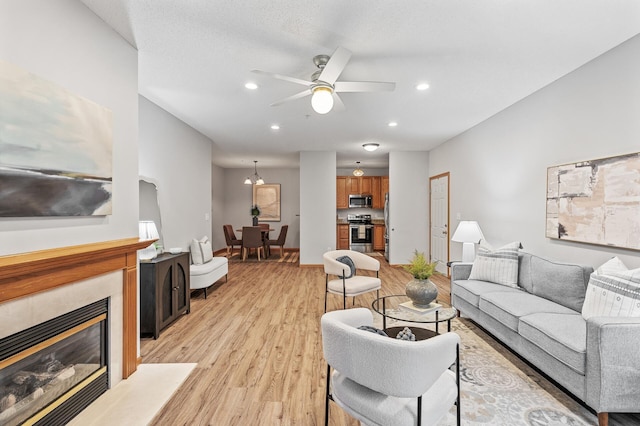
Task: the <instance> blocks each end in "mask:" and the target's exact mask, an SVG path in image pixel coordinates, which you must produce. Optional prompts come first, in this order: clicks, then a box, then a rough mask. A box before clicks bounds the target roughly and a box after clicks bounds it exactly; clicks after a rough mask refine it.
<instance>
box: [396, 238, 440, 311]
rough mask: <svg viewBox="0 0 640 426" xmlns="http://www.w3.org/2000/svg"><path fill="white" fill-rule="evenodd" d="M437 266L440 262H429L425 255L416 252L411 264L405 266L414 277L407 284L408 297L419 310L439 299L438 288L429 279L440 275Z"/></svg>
mask: <svg viewBox="0 0 640 426" xmlns="http://www.w3.org/2000/svg"><path fill="white" fill-rule="evenodd" d="M437 264H438V262H431V263H429V262H427V259H426V258H425V257H424V253H421V252H419V251H418V250H415V251H414V252H413V258H411V260H410V261H409V264H408V265H404V269H405V270H406V271H407V272H409V273H410V274H411V275H412V276H413V279H412V280H411V281H409V282H408V283H407V286H406V288H405V291H406V293H407V297H408V298H409V299H411V300H412V301H413V304H414V306H416V307H418V308H426V307H428V306H429V304H430V303H431V302H433V301H434V300H436V298H437V297H438V288H437V287H436V286H435V284H433V283H432V282H431V280H430V279H429V278H431V276H432V275H433V274H437V273H438V272H437V271H436V265H437Z"/></svg>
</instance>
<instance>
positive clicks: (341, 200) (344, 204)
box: [336, 176, 349, 209]
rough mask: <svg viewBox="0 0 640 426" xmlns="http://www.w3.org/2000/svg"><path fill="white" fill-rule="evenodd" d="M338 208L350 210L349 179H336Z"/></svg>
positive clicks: (339, 177) (341, 177)
mask: <svg viewBox="0 0 640 426" xmlns="http://www.w3.org/2000/svg"><path fill="white" fill-rule="evenodd" d="M336 208H338V209H347V208H349V192H348V191H347V177H346V176H338V177H336Z"/></svg>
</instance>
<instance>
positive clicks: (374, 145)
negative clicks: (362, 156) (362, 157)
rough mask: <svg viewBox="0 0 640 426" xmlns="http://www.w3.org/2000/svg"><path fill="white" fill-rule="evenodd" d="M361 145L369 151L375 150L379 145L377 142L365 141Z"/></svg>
mask: <svg viewBox="0 0 640 426" xmlns="http://www.w3.org/2000/svg"><path fill="white" fill-rule="evenodd" d="M362 147H363V148H364V149H365V150H366V151H369V152H372V151H375V150H376V149H378V148H379V147H380V144H379V143H365V144H364V145H362Z"/></svg>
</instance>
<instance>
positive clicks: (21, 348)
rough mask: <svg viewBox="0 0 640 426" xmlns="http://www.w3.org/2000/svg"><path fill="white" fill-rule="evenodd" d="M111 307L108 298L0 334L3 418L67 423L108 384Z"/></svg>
mask: <svg viewBox="0 0 640 426" xmlns="http://www.w3.org/2000/svg"><path fill="white" fill-rule="evenodd" d="M107 310H108V300H107V299H104V300H101V301H99V302H96V303H94V304H91V305H89V306H86V307H84V308H80V309H78V310H76V311H73V312H70V313H68V314H65V315H62V316H60V317H57V318H55V319H53V320H51V321H47V322H45V323H42V324H39V325H37V326H35V327H31V328H29V329H28V330H24V331H21V332H19V333H16V334H14V335H12V336H9V337H6V338H4V339H1V340H0V424H2V425H5V424H6V425H19V424H21V423H23V422H24V421H26V420H28V419H31V421H32V422H34V423H35V424H39V423H40V424H64V423H65V422H66V421H68V420H70V419H71V418H73V417H74V416H75V415H76V414H77V413H79V412H80V411H82V409H84V408H85V407H86V406H87V405H88V404H89V403H91V401H92V400H93V399H95V398H97V396H99V395H100V393H102V392H104V391H105V390H106V389H107V372H106V365H107V362H106V361H107V360H106V347H107V344H106V338H107V332H106V328H107ZM87 392H88V393H91V394H92V395H94V396H90V397H87V395H85V394H87Z"/></svg>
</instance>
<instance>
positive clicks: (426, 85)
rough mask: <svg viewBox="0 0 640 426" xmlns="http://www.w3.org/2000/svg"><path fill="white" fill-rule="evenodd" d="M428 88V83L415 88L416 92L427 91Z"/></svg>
mask: <svg viewBox="0 0 640 426" xmlns="http://www.w3.org/2000/svg"><path fill="white" fill-rule="evenodd" d="M428 88H429V83H420V84H418V85H417V86H416V89H418V90H427V89H428Z"/></svg>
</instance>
